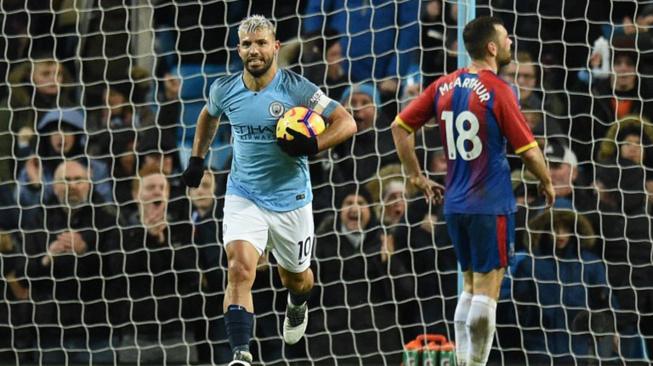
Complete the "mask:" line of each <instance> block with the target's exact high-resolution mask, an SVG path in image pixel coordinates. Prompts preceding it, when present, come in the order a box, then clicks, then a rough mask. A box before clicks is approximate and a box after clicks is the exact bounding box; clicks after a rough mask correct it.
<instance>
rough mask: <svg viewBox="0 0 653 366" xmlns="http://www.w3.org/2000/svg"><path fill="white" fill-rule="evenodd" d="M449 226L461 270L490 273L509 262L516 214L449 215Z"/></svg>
mask: <svg viewBox="0 0 653 366" xmlns="http://www.w3.org/2000/svg"><path fill="white" fill-rule="evenodd" d="M445 218H446V220H447V229H448V231H449V235H450V236H451V241H452V242H453V246H454V249H455V251H456V256H457V257H458V263H460V268H461V269H462V271H463V272H464V271H467V270H469V269H471V270H472V272H476V273H487V272H490V271H492V270H494V269H498V268H505V267H507V266H508V265H510V263H511V261H512V258H513V256H514V252H515V215H514V214H508V215H478V214H448V215H446V216H445Z"/></svg>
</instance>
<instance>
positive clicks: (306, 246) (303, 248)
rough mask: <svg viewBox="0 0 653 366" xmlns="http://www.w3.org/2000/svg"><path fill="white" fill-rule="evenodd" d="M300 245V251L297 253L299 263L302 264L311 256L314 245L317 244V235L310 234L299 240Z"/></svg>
mask: <svg viewBox="0 0 653 366" xmlns="http://www.w3.org/2000/svg"><path fill="white" fill-rule="evenodd" d="M297 245H299V251H298V252H299V253H298V255H297V263H298V264H302V263H304V261H306V259H307V258H309V257H310V256H311V252H312V251H313V245H315V237H314V236H309V237H307V238H306V239H305V240H300V241H298V242H297Z"/></svg>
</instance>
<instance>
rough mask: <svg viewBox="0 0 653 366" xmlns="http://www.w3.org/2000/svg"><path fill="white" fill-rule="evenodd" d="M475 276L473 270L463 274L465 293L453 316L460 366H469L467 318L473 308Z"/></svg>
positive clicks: (459, 298)
mask: <svg viewBox="0 0 653 366" xmlns="http://www.w3.org/2000/svg"><path fill="white" fill-rule="evenodd" d="M473 287H474V275H473V272H472V271H471V270H467V271H465V272H463V292H462V293H461V294H460V296H458V304H457V305H456V312H455V313H454V316H453V324H454V331H455V336H456V359H457V360H458V365H459V366H465V365H467V357H468V352H469V334H468V333H467V316H468V315H469V308H470V307H471V306H472V294H473Z"/></svg>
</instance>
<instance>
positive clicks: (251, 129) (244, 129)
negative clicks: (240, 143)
mask: <svg viewBox="0 0 653 366" xmlns="http://www.w3.org/2000/svg"><path fill="white" fill-rule="evenodd" d="M231 130H232V131H233V134H234V135H235V136H237V137H238V138H239V139H241V140H244V141H273V140H276V139H277V136H276V132H275V128H274V126H255V125H233V126H231Z"/></svg>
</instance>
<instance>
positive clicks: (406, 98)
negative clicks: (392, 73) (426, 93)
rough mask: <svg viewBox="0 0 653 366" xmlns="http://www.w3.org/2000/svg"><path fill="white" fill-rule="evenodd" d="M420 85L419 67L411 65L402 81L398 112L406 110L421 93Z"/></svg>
mask: <svg viewBox="0 0 653 366" xmlns="http://www.w3.org/2000/svg"><path fill="white" fill-rule="evenodd" d="M422 83H423V80H422V73H421V72H420V70H419V66H417V65H412V66H411V67H410V68H409V70H408V75H407V76H406V77H405V78H404V79H403V81H402V85H401V97H400V98H399V105H400V110H403V109H404V108H406V107H407V106H408V104H410V102H412V101H413V99H415V98H417V96H418V95H419V93H421V92H422V87H423V84H422Z"/></svg>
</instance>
